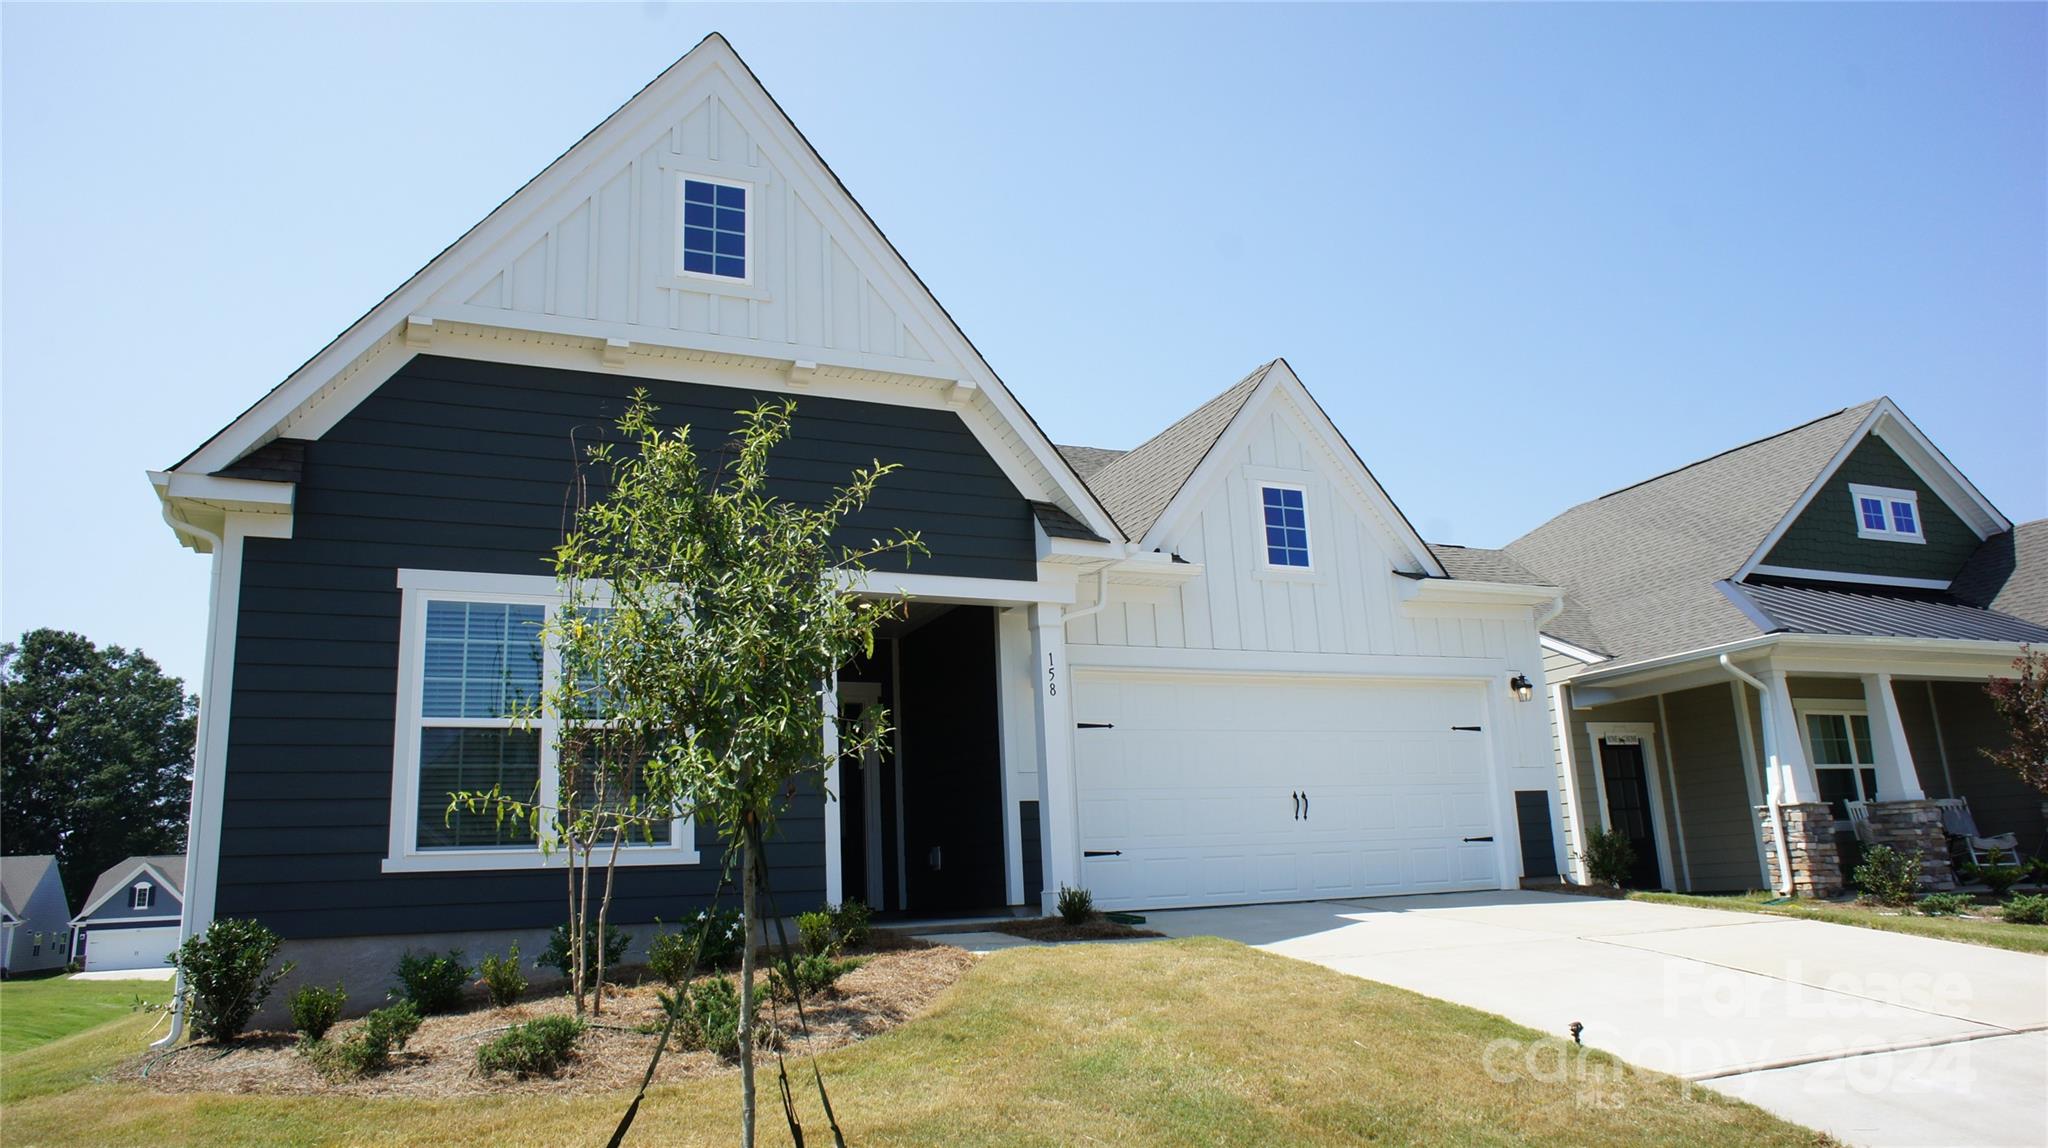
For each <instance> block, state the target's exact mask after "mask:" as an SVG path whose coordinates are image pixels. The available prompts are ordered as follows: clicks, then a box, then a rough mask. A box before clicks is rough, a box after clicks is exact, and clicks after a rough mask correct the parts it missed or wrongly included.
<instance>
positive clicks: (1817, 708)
mask: <svg viewBox="0 0 2048 1148" xmlns="http://www.w3.org/2000/svg"><path fill="white" fill-rule="evenodd" d="M1885 513H1886V515H1887V516H1889V515H1890V513H1891V511H1890V508H1886V511H1885ZM1792 713H1793V716H1795V717H1797V718H1798V719H1799V747H1800V748H1801V749H1802V750H1804V751H1805V752H1806V764H1807V765H1808V767H1809V768H1811V769H1812V770H1813V771H1814V787H1815V789H1816V790H1818V788H1819V786H1820V771H1821V770H1823V769H1846V770H1848V771H1849V773H1850V774H1851V775H1852V777H1853V779H1854V780H1855V782H1856V797H1857V799H1858V800H1860V801H1875V800H1877V794H1876V793H1875V792H1872V793H1865V792H1863V771H1864V770H1866V769H1870V770H1875V769H1876V768H1877V729H1876V727H1874V726H1873V727H1872V728H1871V731H1870V760H1869V761H1857V762H1850V763H1846V764H1845V763H1843V762H1839V761H1825V762H1824V761H1822V760H1820V758H1819V756H1818V755H1816V754H1815V753H1814V752H1813V732H1812V731H1811V730H1810V729H1808V728H1807V725H1806V719H1807V718H1809V717H1838V718H1841V719H1842V725H1843V728H1845V729H1847V730H1848V731H1849V756H1850V757H1855V756H1857V754H1856V726H1855V723H1854V722H1851V721H1850V720H1849V719H1850V718H1859V717H1860V718H1862V719H1863V720H1864V721H1866V722H1867V721H1869V720H1870V704H1869V703H1868V702H1860V701H1853V700H1851V699H1848V698H1804V699H1802V698H1794V699H1792ZM1852 828H1854V827H1853V826H1851V825H1850V824H1849V822H1847V821H1842V820H1837V821H1836V822H1835V831H1836V832H1838V833H1847V832H1850V830H1851V829H1852Z"/></svg>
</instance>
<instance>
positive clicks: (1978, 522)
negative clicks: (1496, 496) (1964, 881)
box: [1487, 398, 2048, 891]
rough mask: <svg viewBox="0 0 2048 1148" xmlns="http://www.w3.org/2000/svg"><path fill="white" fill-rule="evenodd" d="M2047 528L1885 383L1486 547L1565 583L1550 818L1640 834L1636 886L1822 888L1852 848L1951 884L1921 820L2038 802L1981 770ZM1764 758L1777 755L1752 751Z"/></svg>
mask: <svg viewBox="0 0 2048 1148" xmlns="http://www.w3.org/2000/svg"><path fill="white" fill-rule="evenodd" d="M2044 535H2048V523H2043V522H2034V523H2028V524H2025V525H2022V526H2020V527H2017V528H2015V527H2014V526H2013V525H2012V524H2011V523H2010V522H2008V521H2006V519H2005V517H2004V516H2003V515H2001V514H2000V513H1999V512H1998V510H1997V508H1996V507H1994V506H1992V505H1991V503H1990V502H1989V501H1988V500H1987V499H1985V497H1984V495H1983V494H1982V493H1981V492H1979V491H1978V490H1977V488H1976V487H1975V486H1974V485H1972V484H1971V482H1970V480H1969V479H1968V478H1967V477H1966V476H1965V475H1963V474H1962V472H1961V471H1959V470H1957V469H1956V467H1955V466H1954V465H1953V464H1952V463H1950V461H1949V460H1948V459H1947V458H1946V457H1945V456H1944V455H1943V454H1942V453H1941V451H1940V450H1938V449H1937V448H1936V447H1935V445H1934V444H1933V443H1931V442H1929V441H1928V439H1927V437H1926V436H1925V435H1924V434H1922V433H1921V432H1920V430H1919V429H1918V428H1917V427H1915V426H1914V425H1913V423H1912V422H1911V421H1910V420H1908V419H1907V418H1906V416H1905V414H1904V413H1902V412H1901V411H1900V410H1899V408H1898V407H1897V406H1896V405H1895V404H1893V403H1892V402H1891V400H1889V399H1882V398H1881V399H1877V400H1875V401H1873V402H1868V403H1864V404H1863V405H1861V406H1858V407H1853V408H1850V409H1848V410H1843V411H1837V412H1836V413H1834V414H1831V415H1828V416H1826V417H1824V418H1820V419H1816V420H1814V421H1812V422H1810V423H1806V424H1804V425H1801V426H1797V427H1794V428H1792V429H1790V430H1787V431H1785V432H1783V433H1781V434H1776V435H1772V436H1771V437H1769V438H1765V439H1761V440H1759V441H1757V442H1753V443H1750V444H1748V445H1747V446H1742V447H1737V448H1736V449H1734V450H1730V451H1727V452H1725V453H1722V454H1718V455H1715V456H1714V457H1712V458H1708V459H1704V460H1702V461H1700V462H1696V463H1693V464H1692V465H1690V466H1686V467H1681V468H1680V469H1678V470H1674V471H1672V472H1670V473H1669V474H1664V475H1660V476H1658V477H1656V478H1652V479H1649V480H1648V481H1645V482H1642V483H1638V484H1637V485H1635V486H1631V487H1628V488H1626V489H1624V490H1618V491H1615V492H1614V493H1612V494H1608V495H1605V496H1603V497H1601V498H1597V499H1594V500H1593V501H1591V502H1587V503H1584V504H1583V505H1580V506H1577V507H1574V508H1572V509H1571V510H1568V511H1566V512H1565V513H1563V514H1561V515H1559V516H1557V517H1556V518H1554V519H1552V520H1551V521H1550V522H1548V523H1545V524H1544V525H1543V526H1541V527H1539V528H1537V529H1536V530H1533V531H1531V532H1529V533H1528V534H1527V535H1524V536H1523V537H1522V538H1519V539H1517V540H1516V541H1514V542H1513V543H1511V544H1509V546H1508V547H1507V548H1506V550H1505V551H1499V552H1487V553H1489V554H1492V555H1494V556H1495V557H1496V558H1497V559H1498V560H1499V561H1501V562H1505V563H1508V564H1509V565H1508V567H1507V568H1505V569H1504V570H1503V571H1502V572H1501V573H1500V574H1498V575H1497V576H1498V577H1501V578H1505V579H1510V580H1512V579H1517V578H1519V579H1523V580H1541V581H1545V582H1550V583H1553V584H1555V585H1558V586H1562V587H1564V589H1565V591H1566V604H1565V608H1564V610H1563V611H1561V612H1560V613H1559V614H1558V615H1557V617H1555V618H1553V619H1551V620H1550V621H1549V622H1547V623H1546V624H1545V626H1544V638H1543V644H1544V647H1545V650H1546V655H1547V656H1546V661H1545V670H1546V677H1547V679H1548V683H1549V685H1550V688H1551V694H1552V702H1553V712H1554V715H1555V717H1556V718H1557V719H1558V720H1559V721H1560V722H1561V725H1562V732H1561V733H1560V734H1559V735H1558V736H1556V737H1555V742H1556V748H1557V759H1558V765H1559V778H1560V787H1561V789H1562V792H1563V794H1564V798H1565V803H1566V816H1565V824H1566V827H1567V828H1566V832H1567V835H1568V840H1569V842H1570V849H1571V852H1572V854H1573V857H1574V860H1573V871H1574V874H1575V876H1578V877H1580V878H1583V877H1584V875H1585V873H1584V867H1583V863H1582V861H1581V860H1580V859H1579V858H1578V856H1577V854H1578V852H1579V843H1580V842H1581V841H1583V840H1584V838H1585V835H1586V834H1588V833H1589V832H1593V831H1597V830H1600V829H1602V828H1610V829H1620V830H1622V831H1623V832H1626V833H1627V834H1628V835H1629V836H1630V837H1631V839H1632V840H1633V841H1634V843H1635V845H1636V847H1637V848H1636V853H1637V873H1636V877H1635V883H1636V884H1638V885H1641V886H1644V887H1653V888H1654V887H1663V888H1675V889H1697V890H1740V889H1752V888H1765V887H1773V886H1775V887H1777V888H1779V889H1781V890H1782V889H1783V888H1785V885H1784V883H1783V882H1782V881H1781V880H1776V879H1774V876H1773V873H1774V871H1775V869H1776V866H1777V860H1778V850H1779V843H1778V838H1779V832H1780V829H1779V822H1774V820H1773V817H1772V815H1771V814H1770V812H1769V811H1770V810H1776V809H1782V811H1783V812H1782V815H1781V817H1780V819H1779V820H1780V822H1782V825H1783V832H1784V834H1785V837H1786V839H1787V842H1788V844H1789V846H1790V848H1791V851H1792V853H1793V854H1794V858H1793V866H1792V869H1793V874H1792V875H1793V877H1794V878H1795V879H1796V881H1797V883H1798V885H1799V888H1800V889H1801V890H1802V891H1806V890H1808V889H1813V890H1825V889H1831V888H1835V887H1839V886H1840V885H1841V884H1842V881H1843V878H1844V876H1845V875H1846V873H1847V872H1848V871H1849V870H1850V869H1851V868H1852V867H1853V864H1854V862H1855V860H1856V859H1857V857H1858V856H1859V855H1860V845H1859V844H1858V842H1859V838H1858V836H1857V835H1856V834H1855V833H1854V832H1853V831H1852V830H1853V827H1852V825H1851V823H1850V815H1851V813H1852V810H1851V808H1850V803H1851V802H1857V801H1861V802H1868V803H1870V804H1869V805H1868V810H1869V812H1870V814H1871V821H1870V823H1869V825H1868V827H1867V828H1866V830H1865V836H1866V837H1867V838H1868V839H1869V840H1871V841H1877V842H1885V843H1891V844H1898V845H1903V846H1906V847H1914V848H1920V849H1922V850H1923V851H1924V853H1925V854H1926V855H1927V857H1928V858H1929V872H1928V877H1929V879H1930V881H1931V882H1932V883H1933V884H1935V885H1936V886H1940V885H1943V884H1945V883H1946V882H1947V881H1948V880H1950V878H1951V873H1950V870H1949V866H1948V864H1947V860H1946V858H1947V845H1946V841H1945V836H1944V831H1943V821H1942V819H1941V815H1940V811H1939V810H1937V809H1936V808H1934V807H1933V806H1932V805H1931V804H1930V801H1931V800H1932V799H1938V798H1950V797H1960V798H1965V799H1967V800H1968V802H1969V805H1970V808H1971V810H1972V811H1973V812H1974V815H1975V819H1976V823H1977V826H1978V828H1979V829H1980V830H1981V831H1982V832H1983V833H1986V834H1997V833H2004V832H2015V833H2017V834H2018V835H2019V840H2020V845H2021V847H2022V849H2023V850H2025V851H2028V852H2037V851H2039V850H2040V849H2041V847H2042V844H2043V841H2042V800H2041V794H2039V793H2037V792H2035V791H2033V790H2030V789H2028V788H2027V787H2026V786H2024V785H2022V784H2021V783H2020V781H2019V780H2018V778H2017V777H2016V776H2014V775H2012V774H2011V773H2009V772H2008V771H2006V770H2004V769H2002V768H2000V767H1999V766H1997V765H1995V764H1994V763H1992V762H1991V761H1989V760H1987V759H1986V758H1985V756H1984V755H1983V753H1982V752H1981V751H1982V750H1983V749H1985V748H1987V747H1995V746H1998V745H2000V744H2003V742H2004V740H2005V733H2004V729H2003V727H2002V725H2001V723H2000V722H1999V720H1998V718H1997V716H1996V715H1995V713H1994V712H1993V711H1992V709H1991V707H1990V705H1989V703H1988V701H1987V699H1986V696H1985V694H1984V689H1983V686H1984V683H1985V681H1986V680H1987V679H1988V678H1990V677H1991V676H1993V675H2001V674H2005V675H2009V674H2010V673H2011V663H2012V661H2013V659H2014V657H2015V656H2016V655H2018V653H2019V652H2020V648H2021V646H2022V644H2023V643H2030V642H2031V643H2035V644H2037V645H2039V644H2043V643H2048V552H2044V551H2048V538H2044ZM1772 763H1775V767H1773V764H1772Z"/></svg>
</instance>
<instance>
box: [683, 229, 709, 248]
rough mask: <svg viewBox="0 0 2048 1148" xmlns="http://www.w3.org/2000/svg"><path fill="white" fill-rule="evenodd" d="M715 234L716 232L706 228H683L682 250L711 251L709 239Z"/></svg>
mask: <svg viewBox="0 0 2048 1148" xmlns="http://www.w3.org/2000/svg"><path fill="white" fill-rule="evenodd" d="M715 234H716V232H714V231H712V230H711V229H710V228H708V227H685V228H683V250H684V251H709V250H711V242H712V240H711V237H712V236H713V235H715Z"/></svg>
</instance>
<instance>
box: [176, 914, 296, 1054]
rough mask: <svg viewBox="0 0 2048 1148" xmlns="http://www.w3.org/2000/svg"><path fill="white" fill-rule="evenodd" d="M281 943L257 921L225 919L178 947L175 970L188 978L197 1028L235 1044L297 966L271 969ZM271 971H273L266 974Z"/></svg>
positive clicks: (187, 1001) (188, 1000)
mask: <svg viewBox="0 0 2048 1148" xmlns="http://www.w3.org/2000/svg"><path fill="white" fill-rule="evenodd" d="M280 944H282V942H281V941H279V940H278V937H277V934H276V933H273V932H271V931H270V930H269V929H266V928H264V927H263V926H262V925H260V924H258V923H257V922H255V921H244V920H237V919H235V918H232V917H224V918H222V919H220V920H218V921H215V922H214V923H213V924H211V925H209V926H207V929H206V932H204V933H202V934H200V935H199V936H197V937H193V938H192V939H190V940H188V941H186V942H185V943H184V944H182V945H179V946H178V948H177V951H176V952H173V953H172V954H171V957H170V961H171V965H172V966H173V967H174V968H176V969H177V970H178V971H179V972H180V973H183V974H184V977H185V1005H186V1008H187V1009H188V1010H189V1019H190V1021H191V1023H192V1027H193V1028H195V1029H197V1030H198V1031H199V1033H200V1035H202V1036H204V1037H206V1038H207V1039H208V1040H233V1039H234V1038H235V1037H237V1036H240V1035H241V1032H242V1030H243V1029H244V1028H246V1027H248V1024H249V1018H250V1017H253V1016H255V1015H256V1010H257V1009H258V1008H260V1007H262V1005H263V1002H264V1000H265V999H266V998H268V997H269V996H270V990H271V989H272V988H274V987H275V986H276V985H277V982H278V981H279V980H280V979H281V978H283V976H284V975H285V974H286V973H289V972H291V971H292V966H293V963H294V962H291V961H286V962H285V963H284V964H283V965H281V966H279V967H278V968H276V969H270V961H271V958H273V957H275V956H277V948H278V946H279V945H280ZM266 970H268V971H266Z"/></svg>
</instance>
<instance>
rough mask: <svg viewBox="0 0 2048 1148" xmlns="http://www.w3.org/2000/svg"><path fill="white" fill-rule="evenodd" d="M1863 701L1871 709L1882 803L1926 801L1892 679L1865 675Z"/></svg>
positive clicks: (1878, 790)
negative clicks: (1907, 741)
mask: <svg viewBox="0 0 2048 1148" xmlns="http://www.w3.org/2000/svg"><path fill="white" fill-rule="evenodd" d="M1863 701H1864V703H1865V704H1866V705H1867V706H1868V707H1869V709H1870V745H1871V749H1872V750H1873V751H1874V752H1875V753H1876V754H1877V795H1878V800H1880V801H1924V800H1926V798H1927V792H1926V791H1925V790H1923V789H1921V788H1920V771H1919V770H1918V769H1915V768H1914V766H1913V750H1912V747H1911V746H1909V745H1908V744H1907V743H1906V726H1905V723H1904V722H1902V721H1900V720H1899V703H1898V700H1897V699H1896V698H1894V697H1893V696H1892V676H1891V675H1890V674H1884V673H1878V674H1864V675H1863Z"/></svg>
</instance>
